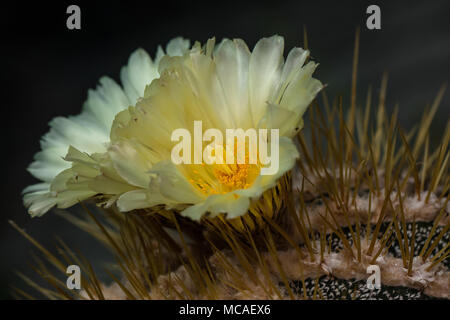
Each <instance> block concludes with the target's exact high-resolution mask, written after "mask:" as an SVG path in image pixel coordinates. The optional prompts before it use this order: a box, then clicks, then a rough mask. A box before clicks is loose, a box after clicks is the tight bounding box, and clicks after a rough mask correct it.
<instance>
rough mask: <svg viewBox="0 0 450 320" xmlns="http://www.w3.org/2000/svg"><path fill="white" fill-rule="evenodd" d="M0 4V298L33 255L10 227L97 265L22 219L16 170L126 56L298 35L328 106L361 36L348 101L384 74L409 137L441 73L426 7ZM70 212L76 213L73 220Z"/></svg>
mask: <svg viewBox="0 0 450 320" xmlns="http://www.w3.org/2000/svg"><path fill="white" fill-rule="evenodd" d="M5 2H6V1H3V2H2V4H1V18H0V23H1V27H0V29H1V31H0V32H1V38H0V43H1V45H0V46H1V47H0V48H1V50H0V62H1V92H2V94H1V97H0V99H1V100H0V101H1V107H2V109H1V115H2V116H1V140H0V141H1V146H0V148H1V149H0V150H1V151H0V152H1V161H2V162H1V164H2V167H1V173H2V176H1V181H2V183H1V196H0V203H1V211H0V214H1V217H0V264H1V265H0V297H1V298H8V297H9V288H8V285H10V284H13V285H18V286H23V284H22V282H20V281H18V279H17V277H16V276H15V275H14V273H13V272H14V270H20V271H23V272H25V273H27V274H30V272H29V267H28V266H27V261H29V260H30V252H31V246H30V245H29V243H28V242H27V241H26V240H24V239H23V238H21V237H20V236H19V235H18V234H17V232H16V231H14V230H13V229H12V227H11V226H10V225H9V224H8V223H7V221H8V220H9V219H12V220H14V221H16V222H17V223H18V224H19V225H20V226H22V227H25V228H26V230H27V231H28V232H29V233H31V234H32V235H33V236H35V237H36V238H37V239H39V240H40V241H41V242H42V243H43V244H44V245H46V246H49V245H51V243H52V242H54V235H55V234H58V235H60V236H61V237H62V238H63V239H65V240H67V242H69V243H70V244H71V245H72V246H73V247H75V248H79V249H80V250H81V251H82V252H83V253H85V254H86V256H87V257H89V258H91V259H92V261H93V262H94V263H95V262H96V261H101V260H103V259H104V258H105V254H100V252H101V250H100V247H99V246H98V245H96V244H94V243H93V241H92V240H91V238H89V237H87V236H85V235H83V234H82V233H81V232H79V231H78V230H76V229H75V228H74V227H73V226H70V225H69V224H68V223H66V222H65V221H64V220H63V219H61V218H60V217H58V216H56V215H55V214H52V213H51V212H50V213H48V214H47V215H45V216H44V217H43V218H35V219H31V218H29V217H28V215H27V212H26V210H25V208H24V207H23V205H22V199H21V191H22V189H23V188H25V187H26V186H28V185H30V184H33V183H35V182H36V180H35V179H34V178H33V177H32V176H31V175H30V174H29V173H28V172H27V171H26V170H25V168H26V167H27V166H28V164H29V163H30V162H31V161H32V157H33V155H34V154H35V153H36V152H37V151H38V150H39V139H40V137H41V136H42V135H43V134H44V133H46V132H47V131H48V125H47V123H48V121H50V120H51V119H52V118H53V117H55V116H60V115H61V116H66V115H71V114H77V113H79V111H80V109H81V106H82V103H83V102H84V100H85V99H86V95H87V90H88V89H89V88H94V87H95V86H96V84H97V81H98V79H99V78H100V77H101V76H103V75H109V76H111V77H113V78H114V79H116V80H119V72H120V68H121V66H123V65H125V64H126V63H127V59H128V57H129V55H130V53H131V52H132V51H134V50H135V49H136V48H138V47H142V48H144V49H146V50H147V51H148V52H149V53H150V54H151V55H152V56H154V53H155V51H156V47H157V45H158V44H162V45H165V44H166V43H167V41H168V40H170V39H171V38H173V37H176V36H179V35H181V36H184V37H186V38H190V39H191V40H199V41H201V42H204V41H206V40H207V39H208V38H209V37H211V36H215V37H216V39H218V40H220V39H222V38H224V37H227V38H242V39H244V40H245V41H246V42H247V43H248V45H249V47H250V48H252V47H253V46H254V44H255V43H256V41H257V40H258V39H259V38H261V37H263V36H270V35H273V34H279V35H282V36H284V37H285V46H286V49H287V50H288V49H290V48H292V47H293V46H302V45H303V25H306V27H307V30H308V37H309V47H310V49H311V51H312V56H313V59H314V60H315V61H317V62H319V63H320V66H319V69H318V70H317V73H316V77H317V78H319V79H320V80H322V82H324V83H326V84H328V88H327V91H328V93H329V94H330V95H331V96H333V95H336V94H342V95H343V96H344V98H346V99H348V95H349V94H348V93H349V90H350V86H349V84H350V80H351V64H352V52H353V43H354V33H355V29H356V27H357V26H360V27H361V50H360V65H359V74H358V92H359V96H358V101H359V102H361V103H362V102H363V101H364V98H365V92H366V90H367V87H368V85H369V84H372V85H373V87H374V90H375V91H374V92H375V93H377V92H378V91H379V83H380V79H381V75H382V73H383V71H385V70H386V71H388V72H389V84H388V97H387V103H388V106H390V110H392V107H393V106H394V105H395V104H396V103H399V111H400V112H399V118H400V123H401V125H402V126H403V127H406V128H411V127H412V125H413V124H414V123H416V122H417V121H418V120H419V119H420V117H421V116H422V113H423V111H424V108H425V106H426V105H427V104H429V103H431V102H432V100H433V98H434V96H435V95H436V93H437V91H438V89H439V87H440V86H441V85H442V84H444V83H446V82H448V80H449V75H450V73H449V71H450V59H449V57H450V19H449V15H450V5H449V2H448V1H447V0H436V1H421V2H419V1H417V2H414V3H413V2H411V1H395V2H394V1H389V2H387V1H386V2H383V1H372V2H367V1H357V0H355V1H333V2H331V1H330V2H326V1H301V0H296V1H271V2H263V1H258V2H245V1H239V2H231V1H209V2H200V1H195V2H190V1H183V2H181V3H177V2H174V1H160V2H150V1H145V2H143V1H142V2H132V1H105V2H97V1H96V2H95V3H94V2H93V1H90V2H87V1H71V2H68V1H58V2H55V3H53V2H44V1H40V2H38V3H23V2H20V3H16V4H8V5H6V4H5ZM70 4H78V5H79V6H80V7H81V20H82V22H81V25H82V28H81V30H72V31H71V30H68V29H67V28H66V19H67V17H68V15H67V14H66V8H67V7H68V6H69V5H70ZM369 4H378V5H379V6H380V7H381V20H382V29H381V30H375V31H371V30H367V28H366V27H365V22H366V18H367V14H366V8H367V6H368V5H369ZM449 111H450V93H449V92H447V93H446V94H445V97H444V100H443V102H442V105H441V107H440V109H439V111H438V114H437V116H436V119H435V121H434V125H433V126H432V129H431V132H430V135H431V138H432V141H434V142H436V141H438V139H439V138H440V136H442V134H443V133H444V130H445V125H446V123H447V121H448V119H449ZM71 211H72V212H75V211H76V210H71Z"/></svg>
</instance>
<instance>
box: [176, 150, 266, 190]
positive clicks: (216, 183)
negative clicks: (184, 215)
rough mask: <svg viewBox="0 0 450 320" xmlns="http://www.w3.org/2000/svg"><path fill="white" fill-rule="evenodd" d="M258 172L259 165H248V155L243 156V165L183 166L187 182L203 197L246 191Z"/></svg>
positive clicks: (203, 164)
mask: <svg viewBox="0 0 450 320" xmlns="http://www.w3.org/2000/svg"><path fill="white" fill-rule="evenodd" d="M259 171H260V164H259V163H258V164H250V163H249V156H248V154H247V155H246V156H245V163H242V164H240V163H233V164H211V165H209V164H205V163H202V164H199V165H195V164H191V165H185V174H186V175H187V176H188V178H189V182H190V183H192V184H193V185H194V186H195V187H196V188H197V189H199V190H200V191H201V192H202V193H203V194H205V195H212V194H225V193H228V192H230V191H233V190H237V189H247V188H249V187H250V186H251V185H252V183H253V181H254V180H255V179H256V177H257V176H258V175H259Z"/></svg>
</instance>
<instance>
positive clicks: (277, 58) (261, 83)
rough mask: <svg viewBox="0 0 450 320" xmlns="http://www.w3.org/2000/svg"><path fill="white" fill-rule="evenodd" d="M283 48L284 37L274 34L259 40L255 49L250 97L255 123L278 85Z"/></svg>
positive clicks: (250, 68) (251, 68)
mask: <svg viewBox="0 0 450 320" xmlns="http://www.w3.org/2000/svg"><path fill="white" fill-rule="evenodd" d="M283 48H284V39H283V38H282V37H280V36H273V37H270V38H263V39H261V40H259V41H258V43H257V44H256V46H255V48H254V49H253V52H252V55H251V58H250V66H249V72H250V73H249V81H250V83H249V85H250V86H249V99H250V104H251V108H252V115H253V121H254V123H255V125H256V123H257V122H258V121H259V119H260V118H261V116H262V114H263V113H264V109H265V105H266V103H267V102H270V100H271V98H272V97H273V96H274V94H275V91H276V89H277V87H278V83H279V80H280V77H281V67H282V65H283Z"/></svg>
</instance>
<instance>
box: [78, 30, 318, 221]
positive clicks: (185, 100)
mask: <svg viewBox="0 0 450 320" xmlns="http://www.w3.org/2000/svg"><path fill="white" fill-rule="evenodd" d="M283 47H284V41H283V38H282V37H279V36H274V37H271V38H264V39H261V40H260V41H259V42H258V43H257V44H256V46H255V48H254V50H253V52H250V51H249V49H248V48H247V46H246V44H245V43H244V42H243V41H242V40H233V41H232V40H224V41H223V42H221V43H220V44H219V45H218V46H217V47H214V43H213V41H209V42H208V43H207V44H206V46H205V47H203V48H201V47H200V45H199V44H196V45H195V46H194V48H193V49H191V51H190V52H188V53H186V54H185V55H183V56H182V57H164V58H163V59H162V60H161V62H160V65H159V71H160V73H161V76H160V78H159V79H158V80H155V81H154V82H153V83H152V84H151V85H150V86H149V87H148V88H147V89H146V91H145V94H144V98H143V99H142V100H140V101H138V103H137V104H136V106H135V107H130V108H128V109H127V110H125V111H123V112H121V113H119V115H118V116H117V117H116V119H115V121H114V123H113V126H112V130H111V140H112V144H111V147H110V148H109V149H108V152H107V156H106V157H107V158H108V163H109V167H108V169H109V170H108V171H109V172H111V169H112V168H113V169H115V174H117V175H118V176H120V178H121V179H122V180H123V181H125V182H126V183H127V184H128V186H129V187H131V188H132V189H131V190H129V191H126V192H122V193H121V194H117V193H116V192H114V193H113V194H112V195H111V196H112V197H113V199H114V200H115V199H117V205H118V208H119V209H120V210H121V211H130V210H134V209H141V208H148V207H152V206H154V205H160V204H163V205H166V206H168V207H175V208H179V209H180V210H182V215H185V216H188V217H190V218H192V219H196V220H197V219H199V218H201V217H202V216H203V215H204V214H205V213H209V214H210V215H212V216H215V215H217V214H220V213H226V214H227V217H228V218H233V217H237V216H241V215H243V214H245V213H246V212H247V210H248V208H249V206H250V203H251V201H253V200H255V199H258V198H259V197H260V196H261V194H262V193H263V192H264V191H265V190H267V189H269V188H271V187H273V186H274V185H275V184H276V181H277V179H278V178H280V177H281V176H282V175H283V174H284V173H285V172H287V171H288V170H290V169H291V168H292V167H293V166H294V163H295V159H296V158H297V157H298V152H297V149H296V147H295V145H294V144H293V142H292V140H291V137H292V136H293V135H294V134H295V133H296V132H297V131H298V130H299V129H301V127H302V126H303V123H302V115H303V113H304V112H305V110H306V108H307V106H308V105H309V104H310V103H311V101H312V100H313V99H314V97H315V96H316V94H317V92H318V91H319V90H320V89H321V88H322V84H321V83H320V81H318V80H316V79H314V78H312V73H313V72H314V70H315V68H316V66H317V65H316V64H315V63H313V62H309V63H307V64H306V65H304V63H305V60H306V58H307V57H308V52H307V51H305V50H303V49H301V48H294V49H292V50H291V52H290V53H289V55H288V57H287V59H286V62H284V59H283ZM195 120H202V122H203V126H204V130H206V129H208V128H217V129H220V130H221V131H223V132H225V130H226V129H228V128H242V129H244V130H246V129H249V128H276V129H279V130H280V134H281V135H282V137H281V138H280V145H279V146H280V151H279V153H280V156H279V158H280V163H279V169H278V171H277V172H276V174H273V175H265V176H263V175H261V174H260V169H261V167H262V165H261V164H260V163H258V164H255V165H250V164H244V165H237V164H232V165H204V164H203V165H188V164H182V165H175V164H174V163H173V162H172V161H171V157H170V155H171V150H172V148H173V146H174V144H175V143H174V142H173V141H171V134H172V132H173V131H174V130H175V129H178V128H186V129H188V130H190V131H191V132H192V127H193V123H194V121H195ZM82 163H83V162H82V161H75V162H74V164H75V165H76V164H78V165H81V164H82ZM90 167H91V168H92V167H93V165H91V166H90ZM119 180H120V179H119ZM116 181H118V180H116ZM98 191H99V193H103V194H106V193H107V192H101V190H99V189H98Z"/></svg>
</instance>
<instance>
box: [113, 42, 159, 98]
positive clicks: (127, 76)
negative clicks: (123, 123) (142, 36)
mask: <svg viewBox="0 0 450 320" xmlns="http://www.w3.org/2000/svg"><path fill="white" fill-rule="evenodd" d="M157 77H159V73H158V69H157V66H156V65H155V64H154V63H153V61H152V59H151V58H150V56H149V55H148V53H147V52H146V51H145V50H143V49H138V50H136V51H135V52H133V54H132V55H131V56H130V59H129V60H128V65H127V66H126V67H123V68H122V70H121V72H120V79H121V81H122V84H123V86H124V89H125V93H126V94H127V96H128V99H129V102H130V104H131V105H134V104H135V103H136V101H137V100H138V99H139V98H140V97H143V96H144V90H145V87H146V86H147V85H149V84H150V83H151V82H152V81H153V79H156V78H157Z"/></svg>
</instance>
